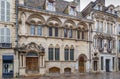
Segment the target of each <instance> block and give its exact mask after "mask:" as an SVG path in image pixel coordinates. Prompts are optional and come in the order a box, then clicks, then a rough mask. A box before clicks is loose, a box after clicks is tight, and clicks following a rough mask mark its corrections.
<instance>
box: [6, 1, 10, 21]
mask: <svg viewBox="0 0 120 79" xmlns="http://www.w3.org/2000/svg"><path fill="white" fill-rule="evenodd" d="M6 21H7V22H9V21H10V3H9V2H6Z"/></svg>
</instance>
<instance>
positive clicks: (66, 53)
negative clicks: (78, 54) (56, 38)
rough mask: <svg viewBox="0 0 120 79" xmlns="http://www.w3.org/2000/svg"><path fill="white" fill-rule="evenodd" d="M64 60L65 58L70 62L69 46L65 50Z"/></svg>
mask: <svg viewBox="0 0 120 79" xmlns="http://www.w3.org/2000/svg"><path fill="white" fill-rule="evenodd" d="M64 58H65V61H68V60H69V47H68V46H66V47H65V49H64Z"/></svg>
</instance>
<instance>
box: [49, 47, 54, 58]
mask: <svg viewBox="0 0 120 79" xmlns="http://www.w3.org/2000/svg"><path fill="white" fill-rule="evenodd" d="M48 52H49V53H48V57H49V58H48V59H49V60H53V48H49V50H48Z"/></svg>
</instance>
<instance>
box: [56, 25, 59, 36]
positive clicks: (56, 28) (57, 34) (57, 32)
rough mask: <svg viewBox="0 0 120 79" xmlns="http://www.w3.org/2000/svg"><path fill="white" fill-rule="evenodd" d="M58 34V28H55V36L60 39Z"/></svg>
mask: <svg viewBox="0 0 120 79" xmlns="http://www.w3.org/2000/svg"><path fill="white" fill-rule="evenodd" d="M58 34H59V30H58V27H55V36H56V37H58Z"/></svg>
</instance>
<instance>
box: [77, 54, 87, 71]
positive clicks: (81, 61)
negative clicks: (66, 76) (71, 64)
mask: <svg viewBox="0 0 120 79" xmlns="http://www.w3.org/2000/svg"><path fill="white" fill-rule="evenodd" d="M86 58H87V57H86V56H85V55H80V57H79V72H80V73H84V72H85V71H86V64H85V63H86Z"/></svg>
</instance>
